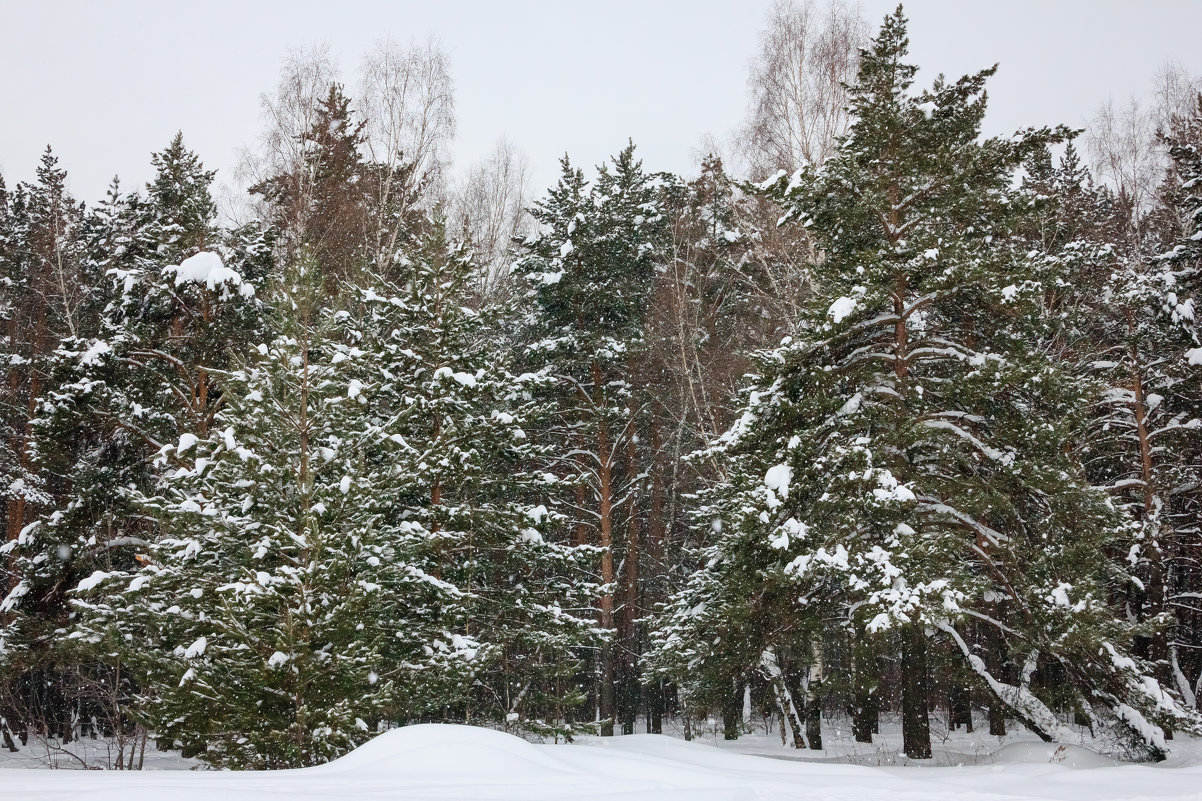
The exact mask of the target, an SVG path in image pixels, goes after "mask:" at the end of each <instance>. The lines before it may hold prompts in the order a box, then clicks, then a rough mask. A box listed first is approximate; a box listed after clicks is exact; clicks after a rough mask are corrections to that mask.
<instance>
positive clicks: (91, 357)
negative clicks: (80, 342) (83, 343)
mask: <svg viewBox="0 0 1202 801" xmlns="http://www.w3.org/2000/svg"><path fill="white" fill-rule="evenodd" d="M112 352H113V349H112V347H111V346H110V345H109V343H107V342H105V341H104V340H103V339H98V340H96V341H95V342H93V343H92V345H91V347H89V348H88V349H87V350H85V351H84V352H83V355H82V356H80V357H79V363H80V364H82V365H89V364H100V363H101V361H103V359H104V357H105V356H106V355H107V354H109V353H112Z"/></svg>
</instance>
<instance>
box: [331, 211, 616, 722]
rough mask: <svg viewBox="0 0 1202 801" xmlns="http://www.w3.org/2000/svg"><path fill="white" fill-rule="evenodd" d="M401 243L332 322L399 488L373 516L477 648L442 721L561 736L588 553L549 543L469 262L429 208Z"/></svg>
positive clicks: (541, 495)
mask: <svg viewBox="0 0 1202 801" xmlns="http://www.w3.org/2000/svg"><path fill="white" fill-rule="evenodd" d="M411 235H412V243H411V244H410V246H409V247H407V248H406V251H405V257H404V258H403V259H402V260H401V261H400V263H399V264H396V265H389V267H388V269H389V270H390V272H393V273H394V274H395V275H396V276H397V279H396V281H395V282H393V281H389V280H387V279H385V278H383V277H378V278H377V279H376V280H375V281H374V282H373V284H372V285H371V286H370V287H369V288H367V289H365V290H363V291H361V293H360V297H359V299H358V301H359V302H358V304H357V305H358V306H360V307H361V309H362V312H361V313H352V314H351V315H350V316H349V317H348V325H349V326H350V329H351V331H352V332H353V333H352V334H351V338H352V339H356V340H357V341H358V342H359V345H358V347H359V348H360V349H361V350H363V351H366V353H367V355H366V356H364V357H362V358H361V359H359V361H358V363H359V365H360V366H361V367H362V368H363V372H361V373H359V376H360V378H359V379H357V381H358V382H359V383H357V384H356V385H355V386H356V389H355V391H356V392H357V393H359V394H360V395H361V396H362V397H363V398H365V399H366V400H365V402H366V404H367V406H368V408H369V409H370V410H371V414H372V418H373V419H374V420H378V421H380V422H379V423H378V434H377V436H379V437H381V438H384V439H386V440H387V441H388V443H390V446H389V448H388V449H387V451H386V458H387V460H388V467H387V469H388V470H389V471H390V472H391V473H393V474H394V475H395V476H396V478H395V479H394V480H395V481H398V482H400V481H404V482H406V483H405V484H404V486H405V491H404V493H394V495H393V497H392V498H391V499H390V500H389V503H390V510H389V512H388V516H389V517H390V518H391V519H395V520H397V521H404V525H406V526H410V527H412V529H413V531H415V532H417V533H419V534H420V536H421V537H423V538H424V540H425V542H426V546H427V548H428V549H429V553H428V557H429V558H430V559H431V561H432V564H433V565H434V567H433V568H432V573H433V574H434V575H436V576H438V577H439V578H440V579H441V580H443V581H445V582H448V583H449V584H450V585H452V586H454V587H456V588H458V590H459V592H460V593H461V595H460V596H459V597H458V599H457V603H458V607H457V609H456V611H455V612H454V614H453V615H452V614H451V613H449V612H447V613H444V614H446V615H447V616H448V618H452V617H453V618H454V619H456V621H457V625H460V626H461V629H460V630H461V632H462V633H463V634H464V635H465V636H468V637H470V638H472V640H474V641H475V642H477V643H478V644H479V647H480V653H479V655H478V659H477V668H476V680H475V682H473V686H472V688H471V692H470V694H469V695H467V696H466V697H464V698H463V699H461V700H459V701H457V702H456V703H455V706H454V708H452V709H451V710H450V714H451V715H453V716H458V715H459V714H462V715H463V716H464V717H465V718H466V719H468V720H489V721H493V722H495V723H501V724H504V725H506V726H514V727H518V728H523V729H526V730H533V731H535V732H537V733H540V734H558V733H561V732H562V733H567V732H569V731H570V728H568V729H564V728H563V724H564V723H565V721H566V720H568V719H569V718H570V715H569V714H568V710H570V709H572V708H574V707H575V706H577V705H578V704H579V702H580V700H581V698H580V696H579V692H578V688H577V686H576V680H577V675H576V674H577V672H578V671H577V668H578V659H579V652H580V649H581V648H582V647H584V646H586V645H592V644H594V643H595V640H596V634H595V632H594V627H595V624H594V623H593V622H592V620H591V603H592V601H593V600H594V599H595V597H596V594H597V588H596V585H595V583H594V582H593V581H592V580H591V578H590V575H589V569H590V567H591V563H592V560H593V559H594V558H595V555H596V554H595V551H594V550H592V549H589V548H586V547H573V546H571V545H569V544H567V543H565V542H563V537H562V532H563V529H564V528H565V526H564V523H565V520H564V518H563V516H562V515H561V514H557V513H554V512H552V511H549V510H548V507H547V499H546V496H547V495H548V493H549V492H550V491H552V490H553V489H554V488H555V486H556V484H557V482H556V480H555V479H554V477H553V476H550V475H548V474H545V473H543V472H542V471H540V470H538V469H537V468H538V466H539V465H540V463H541V462H542V461H544V460H545V457H546V454H545V453H544V450H545V449H544V448H541V447H539V446H536V445H535V444H534V443H533V442H532V440H531V439H530V438H529V437H528V436H527V434H526V431H525V430H524V426H526V425H527V423H526V422H525V421H526V420H527V419H528V417H529V415H530V414H531V406H532V403H533V393H534V391H535V390H536V389H537V385H538V384H539V383H541V382H540V379H539V377H538V376H534V375H525V376H515V375H513V374H512V373H511V372H510V371H509V370H508V369H507V363H508V362H509V361H510V358H509V357H508V356H507V354H506V353H505V352H504V351H503V350H502V348H501V347H500V346H499V345H500V344H502V343H501V342H498V340H497V339H496V338H494V337H492V336H491V333H490V327H491V326H492V325H495V323H496V321H495V320H490V319H488V318H489V316H490V313H488V312H485V313H480V312H477V311H473V310H472V309H471V308H469V306H468V303H469V301H470V299H471V289H472V287H471V280H472V277H473V275H474V271H475V267H474V265H473V263H472V260H471V258H470V255H469V254H468V253H466V252H465V251H464V250H463V249H462V248H461V247H460V246H458V245H455V244H453V243H451V242H450V241H448V239H447V233H446V226H445V222H444V220H443V219H442V218H441V216H439V215H438V214H437V213H436V214H435V215H434V216H433V217H432V218H430V219H428V220H427V221H426V222H425V224H423V225H422V226H421V227H420V228H418V229H417V230H415V231H411ZM398 486H399V485H398ZM458 710H462V712H460V711H458Z"/></svg>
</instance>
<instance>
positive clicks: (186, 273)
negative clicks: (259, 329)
mask: <svg viewBox="0 0 1202 801" xmlns="http://www.w3.org/2000/svg"><path fill="white" fill-rule="evenodd" d="M163 272H165V273H168V274H174V275H175V285H176V286H182V285H184V284H204V285H205V286H206V287H207V288H208V289H211V290H215V289H217V287H219V286H222V285H225V284H229V285H230V286H236V287H239V289H238V293H239V294H240V295H243V296H244V297H250V296H252V295H254V294H255V288H254V287H253V286H251V285H250V284H244V283H243V282H242V276H241V275H239V274H238V271H237V270H232V269H230V268H229V267H226V266H225V264H224V263H223V262H222V261H221V257H220V256H218V255H217V254H216V253H213V252H212V251H209V250H202V251H201V252H200V253H197V254H196V255H195V256H189V257H188V258H186V259H184V260H183V261H182V262H180V263H179V264H175V265H171V266H168V267H164V268H163Z"/></svg>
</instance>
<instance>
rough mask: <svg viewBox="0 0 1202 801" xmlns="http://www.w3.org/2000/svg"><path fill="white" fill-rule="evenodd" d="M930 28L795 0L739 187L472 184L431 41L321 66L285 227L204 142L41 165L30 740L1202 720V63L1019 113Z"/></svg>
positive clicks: (634, 169) (577, 175) (768, 65)
mask: <svg viewBox="0 0 1202 801" xmlns="http://www.w3.org/2000/svg"><path fill="white" fill-rule="evenodd" d="M906 50H907V38H906V20H905V18H904V16H903V14H902V12H901V10H900V9H899V10H898V12H897V13H895V14H893V15H891V16H889V17H887V18H886V19H885V20H884V23H883V24H882V26H881V27H880V28H879V29H874V28H873V27H872V26H870V25H869V24H868V23H867V22H866V21H865V20H863V19H861V18H860V17H859V15H858V13H857V12H856V11H855V10H854V9H851V8H850V7H847V6H842V5H838V4H835V5H830V6H821V7H820V6H817V5H809V4H791V3H782V4H780V5H778V6H776V7H774V9H773V11H772V14H771V16H770V18H769V19H768V20H767V22H766V27H765V30H764V34H763V37H762V41H761V52H760V53H759V54H758V55H757V57H756V59H755V61H754V64H753V68H752V71H751V74H750V76H749V82H748V86H749V93H750V94H749V112H748V117H747V119H746V121H745V125H744V126H743V128H742V129H741V132H740V135H739V137H738V141H737V147H734V148H727V150H729V152H727V153H721V152H719V151H720V150H721V148H717V147H716V148H715V149H714V152H711V153H708V154H706V155H705V156H704V157H703V158H702V159H700V163H699V164H698V167H697V171H696V173H695V174H694V175H691V176H678V175H672V174H667V173H662V172H655V171H653V170H652V169H650V168H648V167H645V166H644V165H643V163H642V162H641V160H640V159H639V157H638V153H637V150H636V148H635V146H634V144H633V143H615V145H616V147H617V148H618V149H617V152H616V153H615V155H614V156H613V158H612V159H611V160H610V161H608V162H607V163H605V164H603V165H599V166H598V167H596V168H595V169H589V170H583V169H581V168H579V167H577V166H576V165H574V164H573V163H572V162H571V161H570V160H569V158H568V157H567V156H565V157H564V158H563V160H562V163H561V166H562V174H561V177H560V179H559V181H558V182H557V183H556V184H555V186H553V187H551V188H550V189H549V190H547V191H546V192H544V193H541V194H536V193H535V192H534V191H533V190H532V189H531V187H530V186H529V185H528V178H527V176H528V168H527V166H526V164H525V162H524V159H523V157H522V156H521V155H520V152H519V151H518V150H517V148H516V147H515V146H514V145H512V144H508V143H502V144H500V145H499V146H498V148H497V150H496V152H495V154H494V155H493V156H492V157H491V158H489V159H488V160H486V161H485V162H483V163H481V164H478V165H474V166H472V167H470V168H468V169H466V170H463V171H460V172H454V171H452V170H451V166H450V164H449V163H448V157H447V152H448V151H447V148H448V143H449V141H450V138H451V137H452V135H453V134H454V130H455V116H454V102H453V93H452V82H451V79H450V67H449V63H448V59H447V57H446V56H445V54H443V53H442V52H440V51H439V49H438V48H437V47H436V46H434V45H425V46H421V47H415V48H411V49H404V48H398V47H395V46H389V47H381V48H380V49H379V50H377V51H376V52H374V53H373V54H371V55H370V57H369V58H368V59H367V60H366V62H365V65H366V66H365V68H364V69H363V71H362V74H361V75H360V76H359V82H358V85H357V87H356V88H355V89H354V90H352V89H350V88H348V86H347V85H343V84H341V83H338V82H336V81H333V80H332V71H331V67H330V64H329V63H328V61H326V60H324V59H323V58H322V57H321V56H320V55H314V56H312V57H304V56H297V57H293V58H291V59H289V60H288V61H287V62H286V63H285V64H284V67H283V69H282V71H281V79H280V84H279V86H278V87H277V88H276V89H275V91H274V92H272V93H270V94H268V95H265V96H264V111H265V114H264V120H265V121H266V127H265V129H264V131H263V133H262V136H261V137H260V139H259V141H258V142H257V143H256V144H255V145H254V146H253V147H252V148H249V149H248V152H247V154H246V157H245V159H244V164H243V168H242V169H243V177H244V178H245V182H246V185H247V186H248V187H249V189H248V191H247V192H246V195H245V197H240V198H236V199H227V201H228V204H227V205H228V208H227V209H226V211H227V212H228V214H226V215H224V216H223V217H222V218H221V219H226V218H228V219H232V220H236V222H232V223H226V224H219V222H218V220H219V215H218V204H217V202H216V201H215V199H214V196H213V191H212V185H213V180H214V175H213V173H212V172H210V171H208V170H206V168H205V166H204V164H203V163H202V160H201V157H200V156H199V155H198V154H195V153H193V152H191V151H190V150H189V148H188V146H187V144H186V138H185V134H184V133H181V134H180V135H178V136H177V137H175V138H174V139H173V140H172V141H171V142H169V143H166V144H165V147H164V149H163V150H161V151H159V152H158V153H155V154H154V155H153V156H152V157H151V159H152V163H153V166H154V169H155V177H154V179H153V180H152V181H151V182H150V183H149V184H147V185H146V186H145V187H140V188H137V189H136V190H135V191H127V190H126V189H125V188H123V187H122V186H121V185H120V184H119V183H118V182H117V181H116V180H114V182H113V185H112V187H111V189H110V191H109V192H108V194H107V196H106V197H105V198H104V199H102V200H101V201H99V202H97V203H95V204H92V205H87V204H84V203H81V202H78V201H77V200H76V199H74V198H72V197H71V196H70V195H69V193H68V191H67V176H66V174H65V173H64V171H63V170H61V169H60V168H59V167H58V162H57V159H56V157H55V155H54V153H53V152H52V151H51V150H50V149H49V148H47V150H46V153H45V155H44V157H43V159H42V161H41V163H40V165H39V166H38V170H37V177H36V180H34V181H32V182H29V183H19V184H17V185H16V186H14V187H11V188H6V187H5V186H4V185H3V182H2V179H0V321H2V322H3V330H2V332H0V350H2V358H3V360H4V362H5V363H6V364H7V372H6V380H5V381H4V382H3V385H2V386H0V473H2V475H0V496H3V500H4V504H3V511H2V512H0V514H2V516H3V523H4V530H5V536H4V542H3V545H0V559H2V561H0V598H2V600H0V737H2V738H3V741H2V742H3V745H4V747H7V748H9V749H13V750H15V749H18V748H21V747H24V746H25V744H27V743H28V742H29V741H30V738H38V737H53V738H55V739H56V740H57V741H58V742H60V743H65V742H69V741H70V740H71V739H73V738H78V737H81V736H96V735H103V736H106V737H111V738H113V739H114V741H115V742H116V743H117V746H118V748H119V753H120V756H119V758H118V760H117V765H118V766H124V767H129V768H135V767H138V766H139V765H140V764H141V759H142V757H141V755H142V754H144V752H145V749H146V748H147V747H148V743H150V742H152V743H153V744H154V745H157V746H159V747H163V748H172V747H176V748H181V749H182V750H183V751H184V753H185V755H195V756H199V757H201V758H202V759H204V760H206V761H207V762H209V763H211V764H213V765H218V766H230V767H256V768H260V767H288V766H298V765H306V764H314V763H319V762H324V761H326V760H329V759H331V758H334V757H336V756H338V755H340V754H342V753H345V752H346V751H347V750H349V749H351V748H353V747H354V746H355V745H357V744H360V743H362V742H363V741H365V740H366V739H368V738H370V737H371V736H372V735H373V734H374V733H376V732H379V731H382V730H384V729H386V728H388V727H390V726H395V725H403V724H405V723H411V722H418V721H460V722H470V723H478V724H481V725H489V726H499V727H505V728H507V729H511V730H514V731H519V732H523V733H526V734H528V735H530V736H535V737H548V738H560V737H565V736H567V737H570V736H572V735H573V734H578V733H581V732H586V731H596V732H599V733H600V734H602V735H613V734H615V733H631V732H633V731H634V730H635V728H636V726H645V727H646V729H647V730H648V731H655V732H658V731H661V730H662V728H663V725H664V720H665V718H672V719H675V720H677V721H679V722H680V724H681V725H682V726H683V729H684V732H685V734H686V736H690V735H691V731H692V727H693V726H694V725H695V724H696V723H697V722H698V721H702V720H704V719H706V718H708V717H709V716H711V715H718V716H720V717H721V719H722V720H723V723H724V727H725V731H726V736H728V737H730V738H734V737H737V736H738V735H739V732H740V728H741V727H742V726H743V725H744V721H745V720H746V719H747V716H748V715H749V714H751V712H752V711H753V710H754V711H755V712H756V713H757V714H762V715H765V716H768V717H776V718H778V719H779V726H780V731H781V732H782V733H787V734H788V737H789V738H790V740H791V742H792V743H793V744H794V745H796V746H797V747H807V746H808V747H811V748H820V747H821V742H822V729H823V720H824V718H826V719H829V718H831V717H840V716H843V717H847V718H849V719H850V721H851V727H852V729H853V731H854V733H855V737H856V739H857V740H861V741H865V742H870V741H871V740H872V736H873V734H874V732H875V731H876V730H877V729H878V728H879V725H880V719H881V716H883V715H884V716H889V715H899V716H900V718H901V721H902V727H903V733H904V736H905V751H906V754H907V755H908V756H910V757H912V758H917V759H922V758H926V757H929V756H930V753H931V733H930V716H931V715H932V714H941V715H945V716H946V717H947V718H948V720H949V722H950V724H951V726H952V727H956V726H961V725H966V726H969V727H971V726H973V725H974V718H973V714H974V711H976V712H977V713H978V719H977V720H978V722H980V721H981V720H982V718H980V714H981V713H983V714H984V715H985V718H983V720H985V721H987V725H988V726H989V730H990V732H991V733H994V734H1002V733H1005V731H1006V729H1007V727H1008V726H1026V727H1028V728H1030V729H1031V730H1033V731H1035V732H1036V733H1037V734H1039V736H1041V737H1043V738H1044V739H1047V740H1049V741H1056V740H1065V739H1069V738H1080V737H1082V736H1085V737H1087V738H1089V739H1090V740H1091V741H1092V742H1093V743H1094V744H1095V745H1096V747H1098V748H1100V749H1103V750H1107V751H1110V752H1113V753H1116V754H1120V755H1122V756H1125V757H1128V758H1134V759H1158V758H1162V757H1163V756H1164V752H1165V750H1166V748H1167V747H1168V742H1167V740H1168V739H1169V738H1171V737H1172V736H1173V733H1174V732H1185V733H1190V734H1197V733H1202V719H1200V718H1199V716H1198V712H1197V696H1198V693H1199V692H1200V691H1202V617H1200V614H1202V606H1200V605H1199V603H1198V599H1199V598H1202V582H1200V581H1199V577H1200V575H1202V574H1200V570H1202V567H1200V566H1199V562H1198V559H1199V557H1200V556H1202V551H1200V544H1202V540H1200V536H1202V531H1200V525H1202V524H1200V514H1202V480H1200V479H1202V421H1200V416H1202V340H1200V338H1199V327H1198V324H1197V321H1196V319H1195V308H1196V307H1195V298H1196V297H1197V295H1198V291H1199V282H1200V281H1202V277H1200V276H1202V266H1200V265H1202V262H1200V259H1202V245H1200V244H1199V242H1202V217H1200V216H1199V215H1200V210H1202V185H1200V184H1199V180H1200V179H1202V152H1200V151H1199V145H1200V144H1202V107H1200V106H1199V88H1202V86H1200V84H1199V82H1198V81H1197V80H1195V79H1193V78H1191V77H1190V76H1188V75H1185V74H1183V73H1182V71H1181V70H1180V69H1179V68H1174V67H1172V66H1169V67H1166V68H1165V70H1164V71H1163V72H1162V73H1161V74H1160V75H1159V76H1157V77H1156V83H1155V91H1154V92H1153V94H1152V96H1151V98H1150V99H1149V100H1148V101H1147V102H1145V103H1142V104H1141V103H1135V102H1132V103H1131V104H1130V105H1127V106H1123V107H1116V106H1114V105H1113V104H1110V105H1106V106H1103V107H1102V108H1101V109H1100V110H1099V113H1098V115H1097V116H1096V118H1095V119H1094V121H1093V122H1092V124H1091V126H1090V128H1089V129H1088V130H1086V131H1084V132H1082V131H1076V130H1070V129H1067V128H1047V129H1027V130H1023V131H1019V132H1017V133H1015V134H1014V135H1013V136H1008V137H1003V138H985V137H983V136H982V135H981V121H982V119H983V117H984V115H985V113H986V93H985V87H986V85H987V82H988V79H989V77H990V76H991V75H992V73H993V69H986V70H984V71H982V72H981V73H978V74H975V75H970V76H966V77H963V78H959V79H955V80H951V79H947V78H943V77H940V78H938V79H936V80H935V82H934V83H933V84H932V85H931V86H929V87H925V88H923V87H917V86H915V85H914V75H915V71H916V68H915V67H914V66H912V65H910V64H909V63H908V61H907V53H906ZM151 738H154V740H153V741H151Z"/></svg>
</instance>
